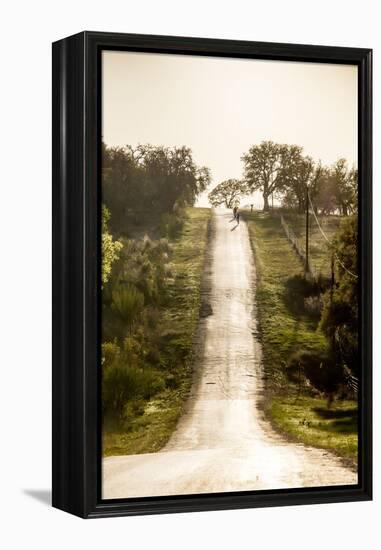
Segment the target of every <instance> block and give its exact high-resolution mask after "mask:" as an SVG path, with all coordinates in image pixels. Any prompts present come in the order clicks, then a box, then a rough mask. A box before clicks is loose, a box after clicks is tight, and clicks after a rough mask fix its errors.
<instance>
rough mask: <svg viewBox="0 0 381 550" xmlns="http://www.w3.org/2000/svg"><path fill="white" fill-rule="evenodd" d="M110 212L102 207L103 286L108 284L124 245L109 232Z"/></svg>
mask: <svg viewBox="0 0 381 550" xmlns="http://www.w3.org/2000/svg"><path fill="white" fill-rule="evenodd" d="M109 219H110V212H109V211H108V209H107V208H106V206H105V205H102V285H104V284H106V283H107V281H108V280H109V277H110V274H111V268H112V264H113V263H114V262H115V260H117V259H118V258H119V253H120V250H121V249H122V247H123V245H122V243H121V242H120V241H115V240H114V239H113V237H112V235H111V233H110V232H109V230H108V222H109Z"/></svg>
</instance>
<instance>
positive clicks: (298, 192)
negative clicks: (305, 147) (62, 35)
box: [282, 155, 325, 214]
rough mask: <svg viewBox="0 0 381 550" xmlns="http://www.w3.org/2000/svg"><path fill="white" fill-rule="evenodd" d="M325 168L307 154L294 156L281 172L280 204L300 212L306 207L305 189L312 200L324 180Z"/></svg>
mask: <svg viewBox="0 0 381 550" xmlns="http://www.w3.org/2000/svg"><path fill="white" fill-rule="evenodd" d="M324 171H325V169H324V167H323V166H322V164H321V163H320V162H319V163H315V162H314V161H313V159H312V158H311V157H309V156H307V157H304V156H302V155H300V156H299V155H298V156H295V158H294V161H293V162H291V163H289V165H288V167H287V169H285V170H284V172H283V178H284V186H285V193H284V195H283V196H282V204H283V205H284V206H286V207H289V208H296V209H297V210H298V212H299V213H300V214H301V213H302V212H304V211H305V209H306V189H307V187H308V192H309V196H310V198H311V199H312V200H314V198H315V196H316V195H317V194H318V191H319V188H320V186H321V184H322V181H323V180H324V173H325V172H324Z"/></svg>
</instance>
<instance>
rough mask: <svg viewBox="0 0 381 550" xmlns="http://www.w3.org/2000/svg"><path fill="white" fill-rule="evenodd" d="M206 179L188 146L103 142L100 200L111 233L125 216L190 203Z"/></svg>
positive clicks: (203, 170) (172, 208)
mask: <svg viewBox="0 0 381 550" xmlns="http://www.w3.org/2000/svg"><path fill="white" fill-rule="evenodd" d="M209 182H210V174H209V170H208V169H207V168H205V167H198V166H196V164H195V162H194V160H193V157H192V152H191V150H190V149H189V148H188V147H172V148H170V147H162V146H153V145H138V146H137V147H136V148H133V147H131V146H130V145H127V146H126V147H107V146H106V145H103V187H102V190H103V201H104V203H105V204H106V206H107V207H108V208H109V210H110V211H111V213H112V219H111V227H112V229H113V230H114V232H118V231H120V229H121V225H123V220H124V218H125V217H126V216H129V215H130V216H132V217H133V219H136V218H138V217H139V216H140V215H142V214H143V215H144V214H147V213H148V214H149V213H153V214H158V213H159V214H162V213H165V212H173V211H174V210H176V208H179V207H180V208H181V207H183V206H184V205H188V206H191V205H193V203H194V201H195V199H196V197H197V195H198V194H199V193H201V192H202V191H204V190H205V189H206V187H207V186H208V184H209Z"/></svg>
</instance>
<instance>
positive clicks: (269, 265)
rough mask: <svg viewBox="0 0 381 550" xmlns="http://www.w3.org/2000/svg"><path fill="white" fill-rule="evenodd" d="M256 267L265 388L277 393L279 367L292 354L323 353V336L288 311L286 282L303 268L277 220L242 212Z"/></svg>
mask: <svg viewBox="0 0 381 550" xmlns="http://www.w3.org/2000/svg"><path fill="white" fill-rule="evenodd" d="M243 215H244V217H245V219H246V220H247V222H248V228H249V235H250V240H251V244H252V248H253V250H254V256H255V261H256V267H257V275H258V284H257V296H256V297H257V306H258V314H259V330H260V336H261V340H262V346H263V358H264V370H265V378H266V381H267V385H268V387H270V388H272V389H274V390H277V391H280V390H281V389H282V388H283V387H284V385H285V384H286V380H285V376H284V368H283V363H284V362H285V361H287V360H288V359H289V357H290V355H291V354H292V353H293V352H296V351H298V350H299V349H301V348H303V349H306V350H309V351H318V350H322V349H326V346H327V342H326V339H325V336H324V335H323V334H322V333H321V332H320V331H319V330H317V321H316V319H313V318H311V317H310V316H308V315H306V314H303V313H301V314H299V315H296V314H295V313H294V312H293V311H291V310H290V307H289V303H288V296H287V290H286V281H287V279H289V278H290V277H292V276H294V275H300V274H302V273H303V266H302V263H301V261H300V259H299V258H298V257H297V255H296V254H295V252H294V250H293V249H292V247H291V245H290V244H289V242H288V240H287V238H286V236H285V234H284V231H283V228H282V226H281V224H280V221H279V218H278V217H275V216H272V215H270V214H264V213H260V212H253V213H250V212H244V214H243Z"/></svg>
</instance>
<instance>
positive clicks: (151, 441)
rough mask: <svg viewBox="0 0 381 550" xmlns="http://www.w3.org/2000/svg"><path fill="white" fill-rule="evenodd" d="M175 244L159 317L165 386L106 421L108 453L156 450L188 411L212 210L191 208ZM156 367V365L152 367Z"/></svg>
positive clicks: (105, 450) (160, 361) (160, 363)
mask: <svg viewBox="0 0 381 550" xmlns="http://www.w3.org/2000/svg"><path fill="white" fill-rule="evenodd" d="M185 214H186V216H185V222H184V225H183V227H182V229H181V231H180V233H179V235H178V236H177V237H176V238H173V239H169V243H170V247H171V263H170V269H171V277H170V279H169V280H168V282H167V288H166V293H167V299H166V301H165V305H164V306H163V307H162V308H161V310H160V313H159V317H158V318H157V320H156V324H155V330H156V331H157V335H155V338H156V339H157V340H158V341H159V344H157V345H158V346H159V353H158V359H157V366H156V367H155V365H153V368H154V369H155V370H156V371H157V372H158V373H159V374H160V376H161V377H162V379H164V388H163V389H162V390H161V391H159V392H158V393H156V394H155V395H154V396H152V397H151V398H150V399H144V400H142V399H140V400H139V401H135V402H133V403H132V404H131V407H130V409H129V411H128V412H129V416H128V420H126V421H125V422H123V423H120V422H115V420H110V419H109V420H107V419H106V420H105V424H104V430H103V454H104V456H110V455H120V454H138V453H148V452H155V451H158V450H159V449H160V448H162V447H163V446H164V445H165V444H166V442H167V441H168V439H169V437H170V435H171V434H172V432H173V430H174V428H175V426H176V423H177V421H178V419H179V417H180V415H181V413H182V408H183V404H184V401H185V399H186V397H187V395H188V391H189V388H190V384H191V376H192V349H193V337H194V334H195V331H196V328H197V324H198V319H199V307H200V285H201V278H202V272H203V266H204V257H205V249H206V245H207V239H208V227H209V220H210V216H211V211H210V209H207V208H188V209H186V212H185ZM151 370H152V369H151Z"/></svg>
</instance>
